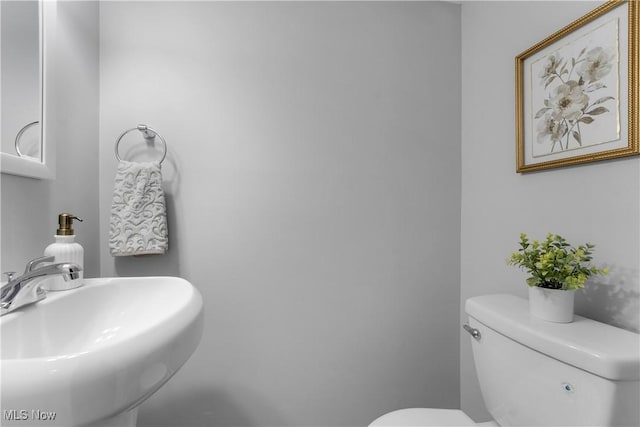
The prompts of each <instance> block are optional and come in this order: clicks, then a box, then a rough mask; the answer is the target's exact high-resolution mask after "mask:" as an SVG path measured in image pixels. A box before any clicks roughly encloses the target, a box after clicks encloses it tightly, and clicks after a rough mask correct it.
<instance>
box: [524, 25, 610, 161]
mask: <svg viewBox="0 0 640 427" xmlns="http://www.w3.org/2000/svg"><path fill="white" fill-rule="evenodd" d="M531 79H532V81H531V85H532V87H531V94H532V97H531V105H532V108H531V114H532V116H533V117H532V123H533V126H532V132H533V134H534V138H533V140H534V141H535V143H533V144H531V148H532V151H533V152H532V155H533V157H541V156H546V155H550V154H555V153H559V152H563V151H568V150H579V149H581V148H584V147H588V146H592V145H597V144H604V143H606V142H610V141H614V140H616V139H618V138H619V132H620V124H619V121H620V120H619V111H618V109H619V106H618V105H619V94H618V92H619V87H618V86H619V84H618V80H619V70H618V21H617V20H616V19H614V20H611V21H610V22H608V23H606V24H604V25H602V26H600V27H598V28H596V29H594V30H593V31H591V32H590V33H587V34H585V35H584V36H582V37H580V38H579V39H578V40H574V41H572V42H570V43H568V44H567V45H564V46H562V47H560V48H559V49H557V50H555V51H554V52H552V53H549V54H548V55H546V56H545V57H542V58H541V59H539V60H537V61H535V62H533V63H532V64H531Z"/></svg>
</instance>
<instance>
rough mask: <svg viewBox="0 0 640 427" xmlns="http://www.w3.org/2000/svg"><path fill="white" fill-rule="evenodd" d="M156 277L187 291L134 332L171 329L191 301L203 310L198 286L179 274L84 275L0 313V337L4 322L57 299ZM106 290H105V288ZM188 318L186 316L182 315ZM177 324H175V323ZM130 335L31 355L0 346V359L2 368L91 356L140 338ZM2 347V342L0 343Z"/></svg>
mask: <svg viewBox="0 0 640 427" xmlns="http://www.w3.org/2000/svg"><path fill="white" fill-rule="evenodd" d="M158 280H164V281H167V280H168V281H170V282H173V283H172V285H173V284H176V283H177V284H180V285H186V286H185V289H186V290H187V291H188V292H189V293H188V294H187V295H184V296H183V298H181V301H179V302H181V303H182V304H181V305H175V306H172V307H171V313H163V316H162V319H161V321H160V323H154V324H146V325H144V327H142V328H141V329H139V330H137V331H136V332H137V333H142V334H143V335H147V334H154V333H158V331H157V330H158V326H163V325H166V326H167V327H168V328H169V329H172V325H171V323H175V322H177V321H178V319H179V318H180V317H181V316H185V312H184V311H183V309H184V308H186V307H187V306H188V305H190V304H192V305H193V304H195V305H199V308H198V307H194V309H195V311H196V312H197V311H202V297H201V295H200V293H199V292H198V290H197V289H196V288H195V287H194V286H193V285H192V284H191V283H190V282H189V281H187V280H185V279H183V278H180V277H173V276H142V277H105V278H90V279H84V284H83V285H82V286H81V287H78V288H75V289H71V290H66V291H53V292H47V298H45V299H43V300H41V301H39V302H37V303H35V304H31V305H29V306H25V307H22V308H20V309H18V310H15V311H13V312H11V313H8V314H6V315H4V316H2V317H0V337H1V336H2V333H1V330H2V329H1V328H3V327H5V325H6V326H9V325H7V324H9V323H14V322H20V321H21V318H22V317H24V316H30V315H34V314H36V313H38V310H42V309H43V308H44V309H46V307H47V306H48V305H51V304H55V303H56V301H59V300H62V299H66V298H68V297H73V296H77V295H78V294H80V295H82V294H85V293H87V292H92V290H94V289H100V288H105V287H107V286H114V285H116V286H120V285H122V286H132V285H133V286H135V284H134V283H131V282H136V281H143V282H153V281H158ZM105 291H106V292H108V290H106V289H105ZM183 320H187V319H183ZM175 326H177V325H175ZM135 335H136V334H134V335H130V336H125V337H122V338H118V339H116V340H114V341H112V342H108V343H105V344H103V345H100V346H98V347H94V348H91V349H88V350H77V351H66V352H60V353H59V354H49V355H37V356H32V357H10V358H5V354H6V353H7V351H6V350H5V351H2V348H0V360H1V363H2V367H3V368H11V367H12V366H7V365H14V364H25V363H33V364H36V363H43V362H44V363H54V362H57V361H64V360H69V359H76V358H80V357H87V356H91V355H92V354H94V353H100V352H103V351H110V349H111V348H114V349H115V348H117V347H121V346H123V345H128V344H130V343H131V341H132V340H139V339H140V338H139V337H138V336H135ZM0 347H4V346H0Z"/></svg>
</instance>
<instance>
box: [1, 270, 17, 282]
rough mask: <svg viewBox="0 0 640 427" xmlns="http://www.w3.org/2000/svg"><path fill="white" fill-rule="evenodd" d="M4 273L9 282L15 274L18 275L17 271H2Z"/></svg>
mask: <svg viewBox="0 0 640 427" xmlns="http://www.w3.org/2000/svg"><path fill="white" fill-rule="evenodd" d="M2 275H3V276H4V277H6V279H7V283H9V282H10V281H12V280H13V278H14V276H15V275H16V272H15V271H5V272H4V273H2Z"/></svg>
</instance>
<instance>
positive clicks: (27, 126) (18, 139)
mask: <svg viewBox="0 0 640 427" xmlns="http://www.w3.org/2000/svg"><path fill="white" fill-rule="evenodd" d="M39 123H40V122H39V121H37V120H36V121H35V122H31V123H29V124H27V125H25V126H24V127H23V128H22V129H20V130H19V131H18V134H17V135H16V140H15V143H14V145H15V147H16V153H18V156H19V157H24V156H25V154H24V153H23V152H22V151H20V138H22V134H23V133H24V132H25V131H26V130H27V129H29V128H30V127H31V126H35V125H37V124H39Z"/></svg>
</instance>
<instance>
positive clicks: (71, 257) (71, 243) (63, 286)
mask: <svg viewBox="0 0 640 427" xmlns="http://www.w3.org/2000/svg"><path fill="white" fill-rule="evenodd" d="M74 219H75V220H78V221H80V222H82V219H80V218H78V217H77V216H75V215H73V214H69V213H61V214H60V215H58V229H57V230H56V234H55V236H53V237H54V238H55V242H54V243H52V244H50V245H49V246H47V247H46V249H45V250H44V255H45V256H53V257H55V259H54V262H55V263H60V262H69V263H73V264H77V265H79V266H80V268H82V269H84V248H83V247H82V245H81V244H80V243H77V242H76V241H75V239H76V235H75V232H74V231H73V220H74ZM83 282H84V272H83V271H80V276H79V277H78V278H77V279H71V280H68V281H64V279H63V278H62V277H60V276H57V277H51V278H48V279H46V282H44V283H43V284H42V287H43V288H44V289H46V290H48V291H63V290H67V289H73V288H77V287H78V286H82V284H83Z"/></svg>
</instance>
